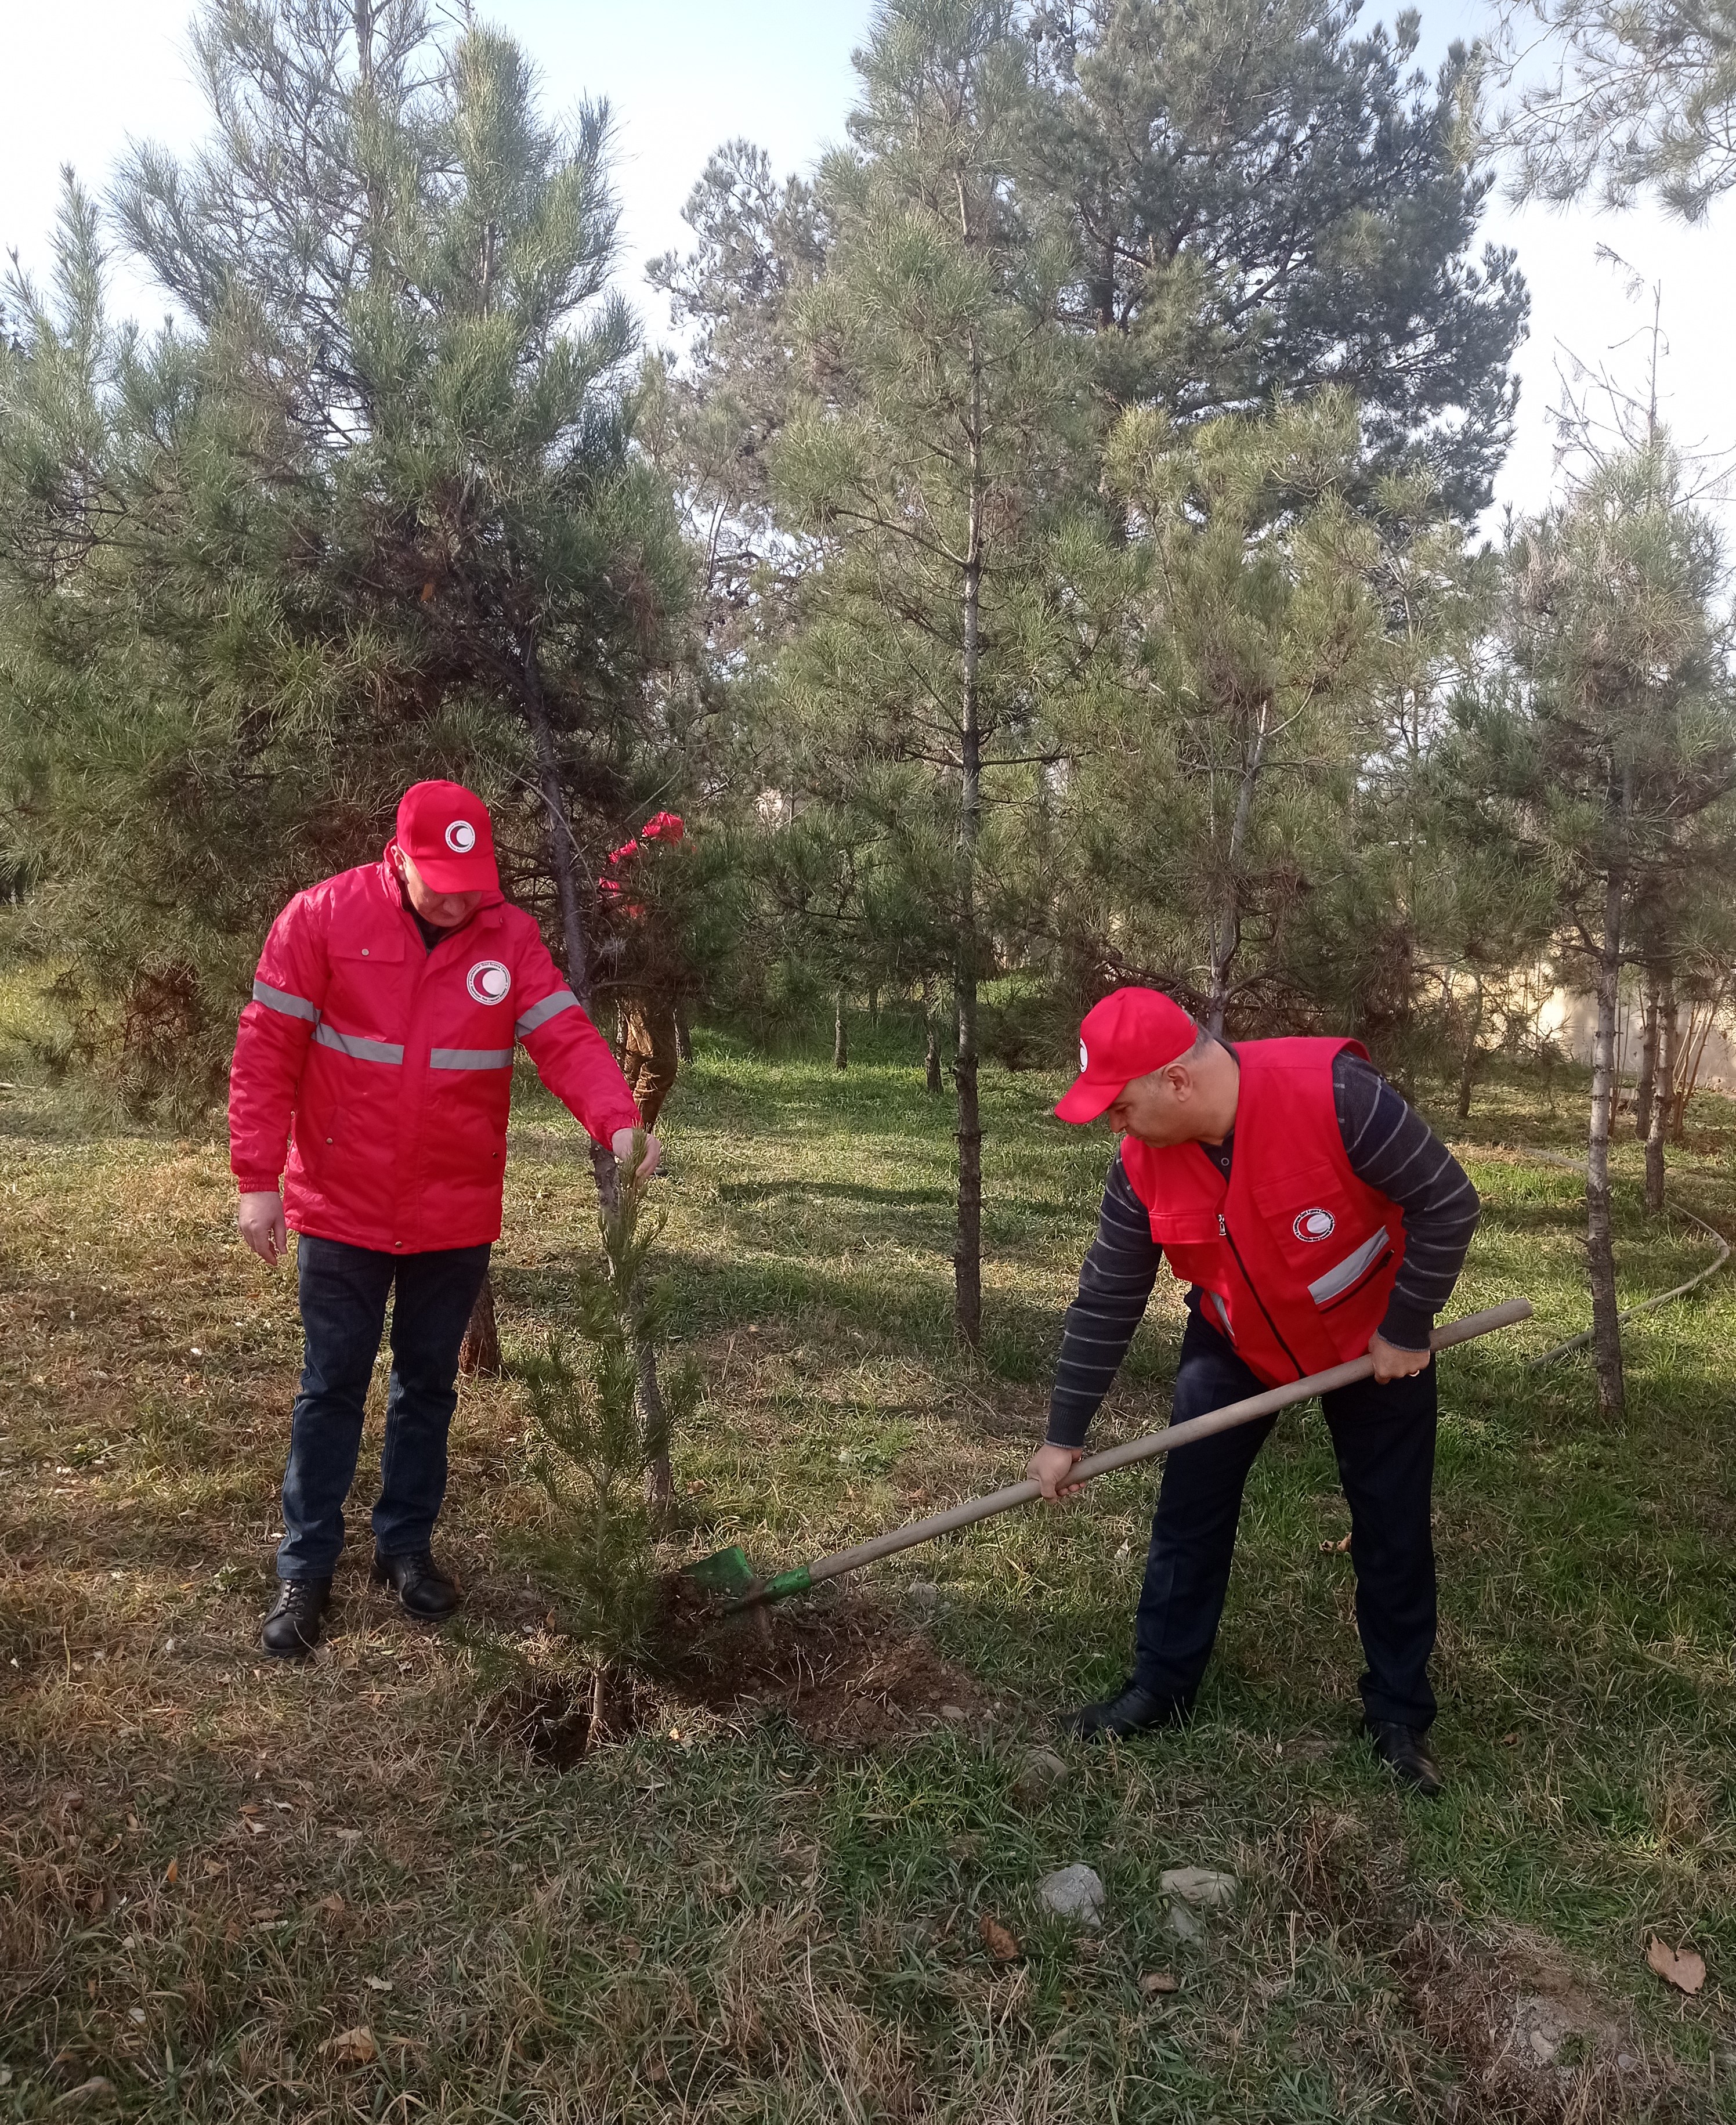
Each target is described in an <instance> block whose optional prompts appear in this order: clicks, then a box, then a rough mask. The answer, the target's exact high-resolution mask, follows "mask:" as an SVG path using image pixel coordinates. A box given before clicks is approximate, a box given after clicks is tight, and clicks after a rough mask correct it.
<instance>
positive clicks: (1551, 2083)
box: [1393, 1924, 1688, 2125]
mask: <svg viewBox="0 0 1736 2125" xmlns="http://www.w3.org/2000/svg"><path fill="white" fill-rule="evenodd" d="M1393 1962H1394V1963H1395V1967H1397V1970H1398V1972H1399V1974H1400V1979H1401V1981H1403V1983H1404V1989H1405V1992H1406V1995H1407V1996H1408V1999H1409V2005H1410V2009H1411V2012H1412V2014H1413V2015H1414V2018H1415V2019H1416V2021H1417V2022H1418V2024H1419V2026H1420V2027H1421V2028H1423V2029H1424V2030H1425V2031H1426V2032H1427V2033H1428V2035H1429V2036H1430V2037H1431V2038H1433V2040H1434V2041H1435V2042H1436V2043H1437V2044H1439V2045H1441V2046H1442V2048H1443V2049H1444V2050H1447V2051H1449V2052H1452V2053H1453V2054H1454V2055H1455V2056H1456V2057H1458V2058H1460V2059H1461V2060H1462V2061H1464V2062H1465V2065H1466V2066H1468V2067H1470V2070H1471V2071H1472V2072H1473V2074H1474V2075H1475V2084H1476V2085H1477V2086H1478V2088H1479V2089H1480V2092H1481V2094H1482V2095H1483V2097H1484V2099H1485V2100H1486V2101H1492V2102H1493V2103H1494V2104H1495V2105H1496V2106H1497V2107H1498V2110H1499V2114H1500V2115H1501V2116H1502V2117H1503V2118H1513V2119H1515V2120H1520V2119H1522V2120H1525V2121H1527V2125H1531V2122H1532V2121H1535V2125H1581V2121H1590V2120H1593V2119H1597V2120H1600V2121H1612V2120H1615V2119H1618V2118H1639V2117H1641V2116H1644V2117H1645V2118H1650V2119H1663V2118H1677V2117H1681V2118H1686V2117H1687V2115H1688V2113H1687V2110H1686V2109H1682V2108H1680V2107H1678V2103H1677V2091H1676V2090H1673V2089H1672V2087H1671V2086H1670V2085H1669V2077H1668V2075H1667V2074H1666V2073H1665V2072H1664V2071H1662V2070H1661V2069H1660V2067H1659V2066H1658V2062H1657V2061H1653V2060H1650V2059H1648V2057H1646V2056H1645V2054H1644V2052H1643V2051H1642V2049H1641V2047H1640V2040H1639V2038H1637V2037H1636V2036H1635V2033H1634V2032H1633V2030H1632V2028H1631V2027H1630V2026H1629V2025H1628V2023H1627V2018H1626V2017H1625V2014H1623V2013H1622V2012H1621V2010H1620V2009H1619V2008H1618V2007H1617V2006H1616V2005H1614V2004H1613V2003H1612V2002H1611V2001H1610V2000H1608V1999H1607V1998H1605V1997H1602V1996H1601V1995H1599V1994H1598V1993H1597V1991H1595V1990H1593V1987H1592V1986H1590V1985H1589V1984H1588V1982H1587V1981H1586V1980H1585V1978H1584V1977H1583V1976H1582V1975H1581V1974H1580V1973H1579V1972H1577V1971H1576V1970H1575V1969H1574V1967H1573V1965H1572V1964H1571V1963H1570V1962H1569V1959H1568V1958H1567V1956H1566V1955H1565V1953H1564V1952H1563V1950H1562V1949H1561V1948H1560V1945H1559V1944H1557V1943H1555V1941H1552V1940H1550V1939H1549V1938H1548V1937H1547V1936H1546V1935H1545V1934H1541V1933H1538V1932H1536V1930H1534V1929H1532V1928H1531V1927H1529V1926H1522V1925H1510V1924H1494V1925H1484V1926H1482V1927H1480V1929H1477V1931H1476V1932H1475V1934H1471V1933H1470V1932H1469V1931H1467V1930H1461V1929H1452V1930H1451V1931H1449V1930H1448V1929H1445V1928H1443V1927H1441V1926H1439V1925H1427V1924H1424V1925H1418V1926H1417V1927H1415V1928H1414V1929H1413V1930H1412V1931H1411V1932H1410V1933H1409V1934H1407V1935H1406V1937H1405V1938H1404V1940H1402V1941H1401V1942H1400V1944H1399V1945H1398V1947H1397V1948H1396V1949H1395V1952H1394V1954H1393Z"/></svg>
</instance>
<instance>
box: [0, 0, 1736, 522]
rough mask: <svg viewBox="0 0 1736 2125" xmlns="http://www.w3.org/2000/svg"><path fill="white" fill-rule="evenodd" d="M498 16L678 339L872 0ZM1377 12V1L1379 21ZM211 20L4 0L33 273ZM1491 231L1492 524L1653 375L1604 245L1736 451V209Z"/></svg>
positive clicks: (1667, 401)
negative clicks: (1568, 437) (739, 208)
mask: <svg viewBox="0 0 1736 2125" xmlns="http://www.w3.org/2000/svg"><path fill="white" fill-rule="evenodd" d="M189 12H190V0H58V4H56V5H53V6H50V5H49V4H47V3H46V0H0V32H3V35H4V49H5V50H6V54H7V61H8V71H9V73H10V76H11V81H12V85H13V93H12V94H11V95H9V97H8V98H7V116H8V124H7V126H6V127H5V128H4V129H0V245H3V246H4V247H7V248H12V247H16V249H17V250H18V251H19V252H20V254H21V257H22V258H23V260H24V262H25V263H26V266H32V267H35V268H37V269H39V270H40V266H41V265H42V264H43V262H44V261H45V256H46V238H47V233H48V231H49V227H50V224H51V223H52V220H53V217H54V206H55V200H56V196H57V191H58V187H59V170H60V167H61V166H62V164H64V163H72V164H73V166H74V167H76V169H77V170H78V174H79V176H80V177H82V179H83V180H84V181H86V182H87V184H89V185H91V186H92V187H93V188H96V189H99V190H100V189H101V186H103V184H104V183H105V182H106V179H107V177H108V174H109V172H111V169H112V168H113V167H114V165H115V161H116V159H117V158H118V157H119V156H120V154H121V153H123V152H124V150H125V146H126V144H127V141H128V139H129V138H134V139H137V138H145V139H156V140H158V141H160V142H162V144H165V145H167V146H168V147H171V148H176V149H182V150H184V149H185V148H187V147H188V146H190V145H191V144H192V143H193V142H194V141H195V140H196V139H197V138H198V137H199V134H200V130H201V127H202V122H203V107H202V106H201V104H200V100H199V97H198V96H197V94H196V92H195V90H194V88H193V86H192V82H191V70H190V68H189V66H188V63H187V59H186V21H187V17H188V15H189ZM483 12H485V13H486V14H487V16H488V18H489V19H490V20H492V21H496V22H497V23H499V24H500V25H501V26H502V27H504V28H506V29H507V30H508V31H510V32H511V33H512V34H513V35H515V36H516V37H517V38H518V40H519V41H520V43H521V44H522V45H524V46H525V49H527V50H528V51H529V53H530V54H532V56H533V57H534V59H535V60H536V62H537V64H538V65H539V68H540V69H541V71H542V74H543V82H544V86H545V89H546V92H547V95H548V101H549V104H550V106H551V107H553V108H554V109H556V110H561V109H565V108H569V107H570V106H572V104H574V103H575V102H576V101H577V100H578V99H579V98H580V97H583V96H590V97H606V98H607V99H608V101H609V104H610V105H611V106H612V108H613V110H614V114H615V117H616V121H617V127H618V134H617V139H618V160H617V166H616V181H617V186H618V189H619V194H620V199H621V205H622V210H623V217H622V235H623V267H622V280H623V288H624V289H625V290H626V291H627V292H628V294H631V295H632V296H633V297H634V299H637V301H638V303H639V304H640V306H641V309H642V311H643V313H644V314H645V320H646V327H647V336H648V337H650V338H651V339H652V340H653V341H656V339H658V338H660V337H664V336H666V333H667V331H668V321H667V313H666V309H665V306H664V304H663V301H662V299H661V297H659V296H657V295H656V293H655V291H654V290H651V289H650V288H648V287H647V285H645V282H644V278H643V273H644V264H645V261H646V260H647V258H651V257H655V256H656V255H657V254H658V253H659V252H663V251H666V250H668V249H670V248H671V247H679V246H680V244H681V243H682V241H683V238H684V235H685V227H684V224H683V223H682V221H681V219H680V210H681V206H682V203H683V201H684V200H685V198H686V197H687V195H688V192H689V190H690V188H691V187H692V185H693V183H694V180H695V178H696V177H698V176H699V172H700V170H701V168H702V167H703V164H704V162H705V159H706V157H707V156H708V154H709V153H710V152H711V150H712V149H713V148H714V147H716V146H717V145H718V144H720V143H721V142H722V141H723V140H726V139H731V138H733V137H736V136H743V137H746V138H747V139H751V140H754V141H755V142H757V143H758V144H760V146H762V147H764V148H765V149H766V150H767V151H768V153H769V154H770V156H771V158H772V162H773V164H774V167H776V168H777V169H778V170H779V172H790V171H793V170H798V169H802V168H805V167H807V166H808V165H810V164H811V163H812V162H813V161H814V159H815V158H816V156H817V155H818V154H819V153H821V152H822V151H823V149H824V148H826V145H828V144H830V143H831V142H834V141H836V140H838V139H841V138H842V137H843V134H844V118H845V115H846V113H847V111H848V110H849V102H850V97H851V92H852V87H853V82H854V76H853V73H852V71H851V67H850V54H851V51H852V49H854V46H855V45H858V44H859V42H860V41H861V40H862V36H863V32H864V31H865V29H866V26H867V24H868V17H869V15H870V12H871V0H733V4H728V5H726V4H722V0H632V4H622V0H615V4H614V5H603V4H600V0H492V4H490V0H484V7H483ZM1375 12H1377V7H1376V0H1371V4H1370V7H1369V13H1370V15H1371V16H1372V15H1373V14H1374V13H1375ZM1484 19H1485V16H1484V10H1483V9H1482V7H1480V5H1479V4H1478V0H1438V4H1437V5H1436V6H1434V7H1429V6H1428V4H1427V0H1425V4H1424V7H1423V30H1424V54H1425V57H1426V58H1428V59H1429V61H1430V63H1431V64H1433V60H1434V59H1437V57H1438V55H1439V54H1440V53H1441V52H1442V50H1443V49H1444V48H1445V45H1446V43H1447V40H1448V39H1449V38H1450V37H1454V36H1469V35H1474V34H1475V31H1476V30H1477V29H1478V27H1479V26H1480V24H1481V23H1482V22H1483V21H1484ZM1484 233H1485V234H1486V235H1487V236H1488V237H1489V238H1490V239H1491V240H1494V241H1497V242H1500V243H1510V244H1512V245H1513V247H1515V248H1516V249H1517V252H1518V254H1519V262H1520V266H1521V268H1522V271H1523V272H1524V273H1525V276H1526V277H1527V280H1528V281H1529V283H1530V285H1531V299H1532V317H1531V337H1530V339H1529V340H1528V342H1527V344H1526V346H1524V347H1523V348H1522V351H1521V353H1520V356H1519V358H1518V369H1519V372H1520V376H1521V379H1522V397H1521V402H1520V412H1519V428H1518V434H1517V438H1516V440H1515V444H1514V447H1513V452H1512V455H1511V456H1510V458H1509V459H1508V464H1507V467H1506V469H1505V470H1504V472H1503V474H1502V477H1501V478H1500V480H1499V482H1498V486H1497V489H1496V502H1497V508H1496V511H1494V512H1493V513H1492V521H1493V520H1494V518H1495V517H1498V514H1499V511H1500V510H1501V508H1502V507H1505V506H1511V507H1514V508H1516V509H1517V510H1519V511H1531V510H1535V509H1537V508H1540V507H1542V506H1543V505H1544V504H1545V502H1547V501H1548V500H1549V498H1550V493H1551V492H1552V489H1553V488H1554V487H1555V483H1556V480H1557V478H1558V474H1557V468H1556V464H1555V445H1554V434H1553V429H1552V426H1551V424H1550V418H1549V415H1550V409H1551V408H1552V407H1554V406H1555V405H1557V404H1558V403H1560V395H1561V393H1560V375H1559V373H1558V372H1559V370H1560V367H1561V366H1562V365H1564V364H1566V363H1569V360H1570V358H1572V357H1577V358H1578V360H1580V361H1583V362H1587V363H1589V364H1590V365H1592V366H1593V367H1594V368H1595V367H1597V366H1599V365H1603V364H1606V363H1607V364H1609V365H1611V366H1613V367H1614V368H1616V370H1618V371H1619V372H1620V373H1621V375H1623V376H1624V377H1625V379H1627V380H1629V381H1630V382H1631V383H1633V384H1635V385H1636V386H1638V385H1640V383H1641V382H1642V379H1643V375H1644V350H1643V348H1642V346H1641V345H1640V342H1639V341H1638V340H1637V339H1636V338H1635V334H1636V333H1637V332H1639V331H1640V328H1641V327H1643V326H1644V325H1646V324H1648V323H1649V318H1650V298H1649V295H1648V296H1646V297H1645V298H1644V300H1643V301H1641V302H1640V303H1637V304H1636V303H1634V302H1630V300H1629V299H1628V298H1627V296H1626V294H1625V282H1626V280H1627V278H1628V276H1627V275H1625V274H1624V273H1622V272H1621V271H1615V270H1612V269H1611V268H1610V267H1609V266H1606V265H1603V264H1602V263H1600V262H1599V260H1598V255H1597V254H1598V251H1599V248H1600V247H1605V246H1607V247H1610V248H1612V249H1614V250H1616V252H1620V253H1621V256H1622V257H1624V258H1625V259H1626V260H1627V261H1628V262H1630V265H1631V266H1633V267H1634V268H1635V271H1637V272H1638V273H1639V275H1640V276H1641V278H1642V279H1643V280H1644V281H1645V283H1646V284H1647V285H1648V286H1649V285H1651V284H1653V283H1658V284H1660V285H1661V287H1662V291H1663V331H1664V337H1665V340H1666V342H1667V349H1668V351H1667V356H1666V359H1665V360H1664V363H1663V370H1662V388H1663V411H1664V413H1665V416H1666V417H1667V418H1668V420H1669V421H1670V422H1671V424H1672V427H1673V428H1674V429H1675V431H1676V433H1677V436H1678V439H1679V440H1680V441H1682V443H1683V444H1684V445H1687V446H1689V447H1690V448H1701V447H1704V448H1705V450H1707V451H1708V452H1709V453H1710V454H1712V455H1714V456H1717V455H1719V454H1720V453H1729V452H1730V451H1732V450H1736V394H1733V393H1732V392H1731V390H1730V389H1729V370H1730V360H1729V352H1730V346H1731V341H1732V337H1733V330H1736V299H1733V296H1732V293H1731V286H1732V279H1733V276H1732V271H1731V262H1732V259H1733V251H1736V247H1733V243H1732V238H1733V236H1736V200H1728V201H1725V202H1724V205H1723V206H1722V207H1721V208H1720V209H1718V210H1715V211H1714V214H1713V215H1712V217H1711V219H1710V221H1709V223H1708V224H1705V225H1704V226H1702V227H1701V228H1697V229H1682V228H1681V227H1679V226H1677V225H1676V224H1672V223H1669V222H1668V221H1667V220H1665V219H1663V217H1662V216H1661V215H1658V214H1656V213H1654V212H1650V211H1647V210H1635V211H1634V212H1631V213H1628V214H1619V215H1602V214H1593V213H1591V212H1589V211H1586V210H1571V211H1569V212H1567V213H1565V214H1562V213H1555V212H1550V211H1546V210H1541V209H1529V208H1528V209H1527V210H1524V211H1523V212H1520V213H1515V212H1514V211H1513V210H1511V209H1510V208H1508V207H1506V206H1505V205H1496V206H1494V208H1493V209H1492V210H1491V211H1490V213H1489V216H1488V219H1487V224H1486V228H1485V232H1484ZM120 307H122V308H124V309H127V310H129V311H130V313H132V314H134V316H136V317H138V318H139V320H140V322H141V323H147V324H148V323H154V322H156V319H157V318H158V314H159V309H160V304H159V299H158V298H155V297H154V296H153V294H152V292H151V290H149V288H148V286H147V285H144V284H143V283H142V282H140V281H139V280H137V279H136V278H134V277H132V276H128V275H123V276H122V277H121V280H120ZM1733 461H1736V460H1733ZM1724 513H1725V516H1726V518H1727V521H1730V523H1731V525H1732V528H1733V530H1736V509H1733V508H1732V507H1729V506H1728V505H1727V506H1726V507H1725V511H1724Z"/></svg>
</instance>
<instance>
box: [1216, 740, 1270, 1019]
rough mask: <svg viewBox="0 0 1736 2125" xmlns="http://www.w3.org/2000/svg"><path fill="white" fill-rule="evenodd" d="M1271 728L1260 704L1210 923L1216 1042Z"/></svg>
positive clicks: (1238, 943)
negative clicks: (1257, 790)
mask: <svg viewBox="0 0 1736 2125" xmlns="http://www.w3.org/2000/svg"><path fill="white" fill-rule="evenodd" d="M1271 728H1272V704H1271V702H1270V701H1269V700H1263V701H1262V702H1261V703H1260V709H1259V715H1258V720H1257V721H1256V723H1255V724H1254V743H1253V745H1252V747H1250V748H1249V752H1248V754H1247V756H1246V758H1245V759H1244V761H1243V763H1242V783H1241V787H1240V789H1238V790H1237V791H1236V793H1235V817H1234V818H1233V819H1232V820H1231V821H1230V847H1229V850H1228V851H1227V853H1226V859H1225V864H1224V883H1223V888H1222V890H1221V893H1220V894H1219V896H1218V905H1217V913H1216V916H1214V917H1213V919H1212V924H1211V973H1210V976H1209V981H1208V987H1207V1010H1206V1030H1207V1032H1208V1033H1210V1034H1212V1035H1213V1037H1214V1038H1215V1039H1220V1040H1221V1039H1222V1038H1223V1034H1224V1010H1225V1006H1226V1004H1227V1003H1228V1002H1229V1001H1230V968H1231V967H1232V966H1233V965H1234V964H1235V955H1236V954H1237V952H1238V951H1240V949H1241V942H1242V888H1241V866H1242V850H1244V848H1245V847H1246V846H1247V842H1248V820H1249V814H1250V813H1252V811H1253V809H1254V788H1255V785H1257V784H1258V781H1259V779H1260V770H1261V769H1262V768H1263V766H1265V764H1266V738H1267V735H1268V733H1269V731H1270V730H1271Z"/></svg>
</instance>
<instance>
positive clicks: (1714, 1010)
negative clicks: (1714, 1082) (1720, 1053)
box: [1670, 974, 1732, 1143]
mask: <svg viewBox="0 0 1736 2125" xmlns="http://www.w3.org/2000/svg"><path fill="white" fill-rule="evenodd" d="M1731 980H1732V976H1731V975H1729V974H1725V975H1724V978H1722V980H1721V981H1720V982H1719V984H1718V986H1717V987H1716V988H1715V989H1714V990H1713V992H1712V997H1711V1001H1710V1003H1708V1004H1707V1006H1706V1007H1705V1018H1704V1019H1703V1020H1701V1025H1700V1030H1699V1031H1698V1033H1697V1034H1696V1035H1695V1036H1694V1038H1693V1039H1691V1041H1690V1042H1688V1043H1687V1044H1686V1045H1685V1047H1684V1048H1683V1050H1682V1059H1681V1061H1680V1062H1679V1063H1677V1068H1676V1114H1675V1119H1674V1122H1673V1124H1672V1127H1671V1129H1670V1142H1671V1143H1681V1142H1682V1132H1683V1131H1684V1130H1685V1128H1687V1114H1688V1101H1689V1100H1691V1098H1692V1097H1693V1096H1694V1088H1695V1086H1696V1085H1698V1083H1699V1082H1700V1066H1701V1063H1703V1062H1704V1061H1705V1044H1706V1043H1707V1041H1708V1040H1710V1039H1711V1037H1712V1034H1713V1032H1714V1031H1715V1029H1716V1027H1717V1024H1718V1014H1719V1012H1720V1011H1722V1010H1723V1009H1724V998H1725V997H1727V996H1728V995H1729V991H1730V982H1731ZM1691 1023H1692V1021H1691V1020H1690V1025H1691Z"/></svg>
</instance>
